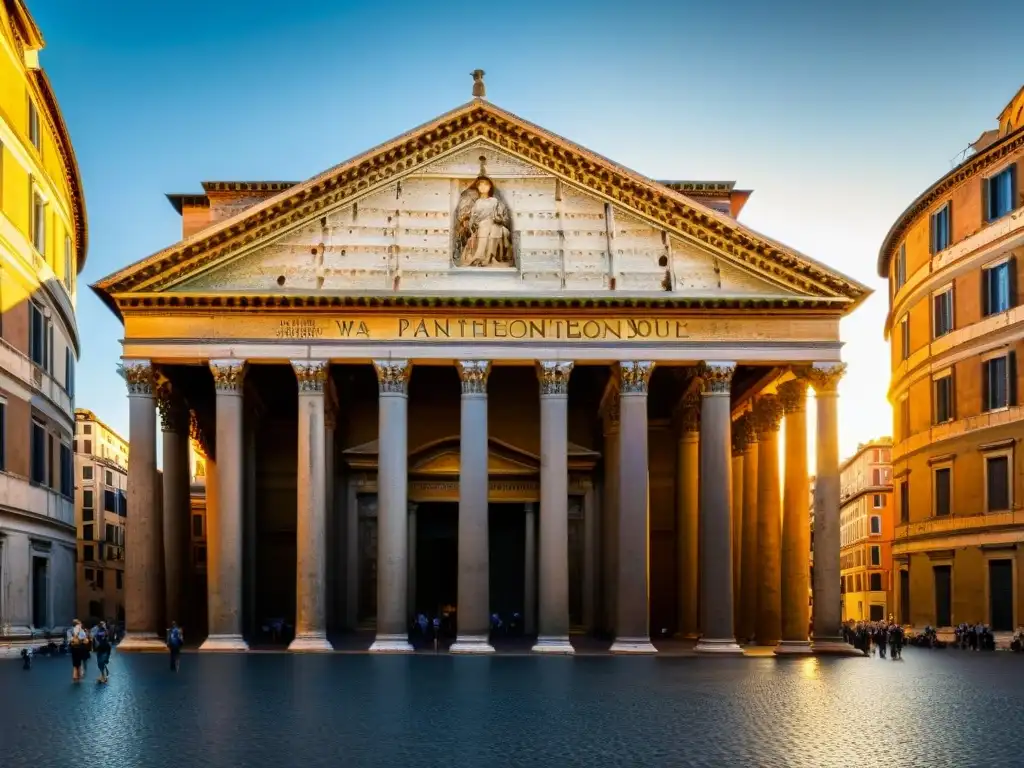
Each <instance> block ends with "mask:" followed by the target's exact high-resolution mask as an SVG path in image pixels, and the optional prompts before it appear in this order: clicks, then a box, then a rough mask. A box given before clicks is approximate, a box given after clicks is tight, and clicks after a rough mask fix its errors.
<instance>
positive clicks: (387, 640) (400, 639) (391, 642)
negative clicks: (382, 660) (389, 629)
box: [370, 635, 413, 653]
mask: <svg viewBox="0 0 1024 768" xmlns="http://www.w3.org/2000/svg"><path fill="white" fill-rule="evenodd" d="M412 652H413V647H412V646H411V645H410V644H409V638H408V637H406V636H405V635H377V637H376V638H374V641H373V645H371V646H370V653H412Z"/></svg>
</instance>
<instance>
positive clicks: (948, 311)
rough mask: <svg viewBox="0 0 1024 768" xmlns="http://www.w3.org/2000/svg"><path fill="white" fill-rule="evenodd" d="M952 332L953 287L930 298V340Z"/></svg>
mask: <svg viewBox="0 0 1024 768" xmlns="http://www.w3.org/2000/svg"><path fill="white" fill-rule="evenodd" d="M952 330H953V286H949V287H948V288H946V289H945V290H943V291H942V292H941V293H936V294H935V295H933V296H932V338H933V339H937V338H939V337H940V336H945V335H946V334H947V333H949V332H950V331H952Z"/></svg>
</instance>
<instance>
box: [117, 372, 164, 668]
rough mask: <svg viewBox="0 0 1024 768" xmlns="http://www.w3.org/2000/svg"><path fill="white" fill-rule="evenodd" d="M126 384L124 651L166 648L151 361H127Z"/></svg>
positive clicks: (122, 648)
mask: <svg viewBox="0 0 1024 768" xmlns="http://www.w3.org/2000/svg"><path fill="white" fill-rule="evenodd" d="M122 373H123V375H124V378H125V382H126V383H127V385H128V440H129V444H130V445H131V446H132V449H131V451H130V452H129V453H128V493H127V496H128V513H127V514H128V516H127V518H126V521H125V563H124V566H125V567H124V571H125V573H124V578H125V585H124V609H125V611H124V612H125V637H124V640H123V641H122V642H121V644H120V646H119V648H120V649H121V650H124V651H130V650H146V649H151V648H159V647H161V646H162V645H163V637H162V629H163V628H162V627H161V626H160V620H161V618H162V617H161V615H160V613H161V611H160V606H161V604H162V603H163V598H164V584H163V577H162V573H163V570H162V568H161V565H162V560H163V522H162V520H161V518H160V505H159V504H158V501H157V498H156V399H155V396H154V378H153V369H152V367H151V366H150V364H149V361H148V360H145V361H141V360H140V361H125V363H124V365H123V367H122Z"/></svg>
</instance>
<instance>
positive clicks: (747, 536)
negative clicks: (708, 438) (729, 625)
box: [735, 413, 760, 643]
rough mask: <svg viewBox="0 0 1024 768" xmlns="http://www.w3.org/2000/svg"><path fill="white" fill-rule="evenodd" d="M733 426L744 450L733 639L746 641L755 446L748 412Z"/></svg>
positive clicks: (750, 629)
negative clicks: (737, 608) (736, 615)
mask: <svg viewBox="0 0 1024 768" xmlns="http://www.w3.org/2000/svg"><path fill="white" fill-rule="evenodd" d="M735 429H737V430H741V429H742V430H743V441H744V443H745V445H746V449H745V451H744V453H743V534H742V539H743V544H742V547H741V558H742V560H743V562H742V564H741V566H740V601H739V602H740V616H739V623H738V624H737V625H736V638H737V640H738V641H739V642H740V643H748V642H750V639H751V638H752V637H753V636H754V627H755V624H756V616H757V584H758V581H759V580H760V571H759V569H758V560H757V526H758V516H757V476H758V449H757V433H756V431H755V430H754V420H753V416H752V415H751V414H749V413H748V414H746V415H744V416H743V417H742V418H740V419H739V420H738V421H737V424H736V425H735Z"/></svg>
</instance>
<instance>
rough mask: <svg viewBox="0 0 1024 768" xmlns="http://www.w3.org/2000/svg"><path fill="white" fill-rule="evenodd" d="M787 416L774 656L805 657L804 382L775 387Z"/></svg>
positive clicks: (807, 568) (808, 543)
mask: <svg viewBox="0 0 1024 768" xmlns="http://www.w3.org/2000/svg"><path fill="white" fill-rule="evenodd" d="M779 399H780V400H781V401H782V407H783V409H784V410H785V412H786V485H785V488H784V490H783V499H782V642H780V643H779V645H778V646H777V647H776V648H775V653H779V654H782V653H810V652H811V644H810V642H809V641H808V639H807V632H808V629H809V627H808V625H809V623H810V606H809V605H808V599H809V597H810V583H809V582H810V578H811V575H810V559H811V524H810V520H809V519H808V516H807V496H808V487H807V486H808V480H807V382H806V381H805V380H804V379H800V378H797V379H793V380H791V381H787V382H785V383H783V384H781V385H780V386H779Z"/></svg>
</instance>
